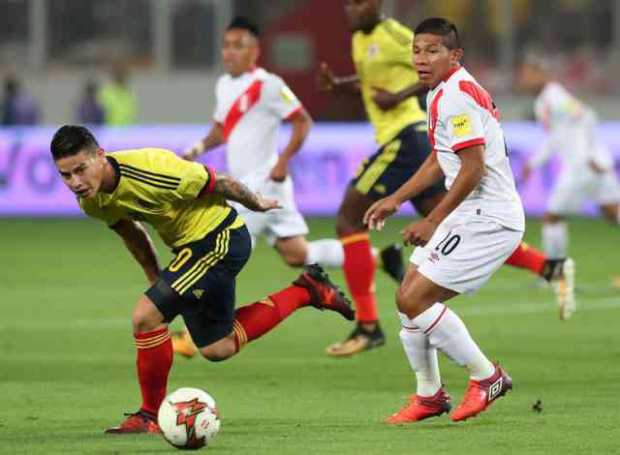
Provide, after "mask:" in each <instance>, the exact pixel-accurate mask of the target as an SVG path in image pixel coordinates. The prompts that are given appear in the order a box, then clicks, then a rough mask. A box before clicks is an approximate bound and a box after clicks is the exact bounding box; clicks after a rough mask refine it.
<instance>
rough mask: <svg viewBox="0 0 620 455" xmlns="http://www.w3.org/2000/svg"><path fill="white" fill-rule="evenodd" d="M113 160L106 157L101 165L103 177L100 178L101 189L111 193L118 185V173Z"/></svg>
mask: <svg viewBox="0 0 620 455" xmlns="http://www.w3.org/2000/svg"><path fill="white" fill-rule="evenodd" d="M114 163H115V162H114V161H112V160H111V159H108V158H106V160H105V164H104V167H103V178H102V179H101V188H100V189H101V191H102V192H104V193H112V192H113V191H114V190H115V189H116V187H117V186H118V180H119V174H118V172H117V171H116V168H115V166H114Z"/></svg>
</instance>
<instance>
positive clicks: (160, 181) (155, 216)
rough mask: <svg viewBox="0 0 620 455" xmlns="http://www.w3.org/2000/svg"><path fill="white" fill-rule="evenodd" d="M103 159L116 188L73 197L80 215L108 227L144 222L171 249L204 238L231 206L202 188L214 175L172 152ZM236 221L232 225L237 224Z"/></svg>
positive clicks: (129, 152)
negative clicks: (109, 166) (125, 221)
mask: <svg viewBox="0 0 620 455" xmlns="http://www.w3.org/2000/svg"><path fill="white" fill-rule="evenodd" d="M106 157H107V159H108V161H109V162H110V163H111V164H112V166H113V167H114V170H115V172H116V176H117V182H118V184H117V186H116V188H115V189H114V191H112V192H111V193H104V192H99V193H97V195H95V197H93V198H90V199H82V198H78V201H79V204H80V207H81V208H82V210H83V211H84V213H86V214H87V215H89V216H91V217H94V218H98V219H100V220H103V221H105V222H106V223H107V224H108V226H113V225H114V224H116V223H118V222H119V221H120V220H123V219H131V220H135V221H145V222H147V223H149V224H150V225H152V226H153V227H154V228H155V229H156V230H157V232H158V234H159V235H160V236H161V238H162V240H163V241H164V242H165V243H166V245H168V246H169V247H170V248H173V249H174V248H178V247H179V246H181V245H185V244H186V243H189V242H194V241H196V240H200V239H202V238H203V237H205V236H206V235H207V234H208V233H209V232H211V231H213V230H214V229H215V228H217V227H218V225H219V224H220V223H221V222H222V221H224V219H225V218H226V217H227V216H228V215H229V214H230V212H231V210H232V209H231V207H230V206H229V205H228V203H227V202H226V199H225V198H224V197H223V196H221V195H218V194H213V193H208V191H203V190H205V189H208V188H209V187H210V186H212V185H214V184H215V174H214V173H213V172H212V171H210V170H208V169H207V168H205V167H204V166H203V165H202V164H199V163H194V162H190V161H185V160H183V159H181V158H179V157H178V156H177V155H176V154H175V153H174V152H171V151H169V150H164V149H158V148H144V149H136V150H122V151H118V152H112V153H108V154H107V156H106ZM204 193H206V194H204ZM240 220H241V219H240V218H238V219H237V220H236V221H234V223H237V224H239V223H240V224H243V222H242V221H240Z"/></svg>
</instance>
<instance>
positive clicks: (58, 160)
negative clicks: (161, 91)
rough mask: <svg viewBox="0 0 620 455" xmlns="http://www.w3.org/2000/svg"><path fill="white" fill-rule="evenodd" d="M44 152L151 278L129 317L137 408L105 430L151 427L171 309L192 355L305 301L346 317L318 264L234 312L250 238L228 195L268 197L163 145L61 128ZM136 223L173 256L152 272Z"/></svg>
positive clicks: (239, 341)
mask: <svg viewBox="0 0 620 455" xmlns="http://www.w3.org/2000/svg"><path fill="white" fill-rule="evenodd" d="M51 152H52V156H53V159H54V162H55V164H56V167H57V168H58V171H59V173H60V175H61V177H62V179H63V181H64V183H65V184H66V185H67V187H68V188H69V189H70V190H71V191H73V193H75V195H76V196H77V198H78V203H79V204H80V207H81V208H82V210H83V211H84V212H85V213H86V214H87V215H89V216H91V217H94V218H98V219H100V220H102V221H104V222H105V223H106V224H107V225H108V226H109V227H110V228H111V229H112V230H113V231H114V232H116V233H117V234H118V235H119V236H120V237H121V238H122V240H123V242H124V243H125V246H126V247H127V249H128V250H129V251H130V252H131V254H132V255H133V257H134V258H135V259H136V261H137V262H138V263H139V264H140V266H141V267H142V269H143V270H144V273H145V275H146V278H147V281H148V282H149V284H150V287H149V289H148V290H147V291H146V292H145V293H144V295H142V296H141V297H140V298H139V299H138V301H137V303H136V306H135V309H134V312H133V318H132V322H133V332H134V338H135V342H136V348H137V362H136V363H137V370H138V382H139V383H140V390H141V393H142V405H141V407H140V409H139V411H138V412H135V413H133V414H131V415H130V416H129V417H128V418H127V419H125V420H124V421H123V422H121V424H120V425H119V426H117V427H114V428H110V429H109V430H107V431H106V432H107V433H156V432H158V431H159V428H158V426H157V419H156V414H157V410H158V408H159V405H160V403H161V401H162V400H163V398H164V397H165V395H166V385H167V381H168V374H169V372H170V368H171V367H172V344H171V341H170V336H169V333H168V324H169V323H170V322H171V321H172V320H173V319H174V318H175V317H176V316H177V315H179V314H180V315H182V316H183V319H184V320H185V324H186V325H187V328H188V329H189V332H190V333H191V336H192V338H193V340H194V342H195V343H196V345H197V346H198V348H199V350H200V353H201V354H202V355H203V356H204V357H205V358H207V359H209V360H213V361H219V360H225V359H227V358H229V357H232V356H234V355H235V354H237V353H238V352H239V350H240V349H241V348H242V347H243V346H244V345H245V344H246V343H248V342H250V341H252V340H254V339H256V338H259V337H260V336H262V335H264V334H265V333H267V332H268V331H270V330H271V329H273V328H274V327H275V326H276V325H278V324H279V323H280V322H282V321H283V320H284V319H285V318H287V317H288V316H289V315H290V314H291V313H292V312H294V311H296V310H298V309H300V308H303V307H306V306H314V307H316V308H319V309H321V310H323V309H329V310H333V311H336V312H338V313H340V314H342V315H343V316H344V317H345V318H347V319H351V320H352V319H353V318H354V315H353V311H352V310H351V308H350V306H349V302H348V301H347V300H346V299H345V298H344V296H343V295H342V294H341V293H340V292H339V291H338V290H337V288H336V287H335V286H334V285H333V284H332V283H331V282H330V281H329V279H328V278H327V276H326V274H325V273H324V272H323V270H322V269H321V267H320V266H318V265H311V266H308V267H306V270H305V271H304V272H303V273H301V275H300V276H299V277H298V278H297V279H296V280H295V282H294V283H293V285H292V286H289V287H287V288H285V289H283V290H281V291H278V292H276V293H274V294H271V295H269V296H268V297H265V298H264V299H262V300H259V301H257V302H255V303H252V304H250V305H246V306H243V307H240V308H238V309H237V310H236V311H235V280H236V276H237V274H238V273H239V271H240V270H241V269H242V268H243V266H244V265H245V263H246V262H247V260H248V258H249V256H250V251H251V246H250V243H251V240H250V234H249V233H248V230H247V228H246V226H245V223H244V222H243V220H242V218H240V217H239V216H238V215H237V212H236V211H235V209H234V208H232V207H230V206H229V204H228V202H227V200H232V201H235V202H238V203H240V204H242V205H243V206H245V207H246V208H248V209H251V210H255V211H259V212H267V211H270V210H276V209H278V207H279V205H278V202H277V201H276V200H274V199H269V198H264V197H262V196H260V195H258V194H255V193H253V192H252V191H250V190H249V189H248V188H247V187H246V186H245V185H243V184H242V183H240V182H239V181H238V180H236V179H234V178H232V177H229V176H227V175H224V174H216V173H215V171H213V170H212V169H210V168H207V167H205V166H203V165H201V164H198V163H192V162H189V161H186V160H183V159H181V158H179V157H177V155H175V154H174V152H171V151H168V150H163V149H158V148H145V149H137V150H122V151H118V152H113V153H105V152H104V151H103V149H102V148H101V147H100V146H99V144H98V143H97V140H96V139H95V137H94V136H93V135H92V134H91V133H90V131H88V130H87V129H86V128H84V127H81V126H63V127H62V128H60V129H59V130H58V131H57V132H56V134H55V135H54V138H53V140H52V143H51ZM139 221H145V222H147V223H149V224H151V225H152V226H153V227H154V228H155V229H156V230H157V232H158V234H159V235H160V237H161V238H162V240H163V241H164V242H165V243H166V245H167V246H169V247H170V248H171V249H172V251H173V252H174V253H175V257H174V259H173V260H172V261H171V262H170V264H168V266H166V267H165V268H163V269H161V270H160V267H159V263H158V260H157V255H156V252H155V249H154V246H153V243H152V241H151V239H150V237H149V235H148V234H147V232H146V231H145V230H144V228H143V227H142V226H141V224H140V223H139Z"/></svg>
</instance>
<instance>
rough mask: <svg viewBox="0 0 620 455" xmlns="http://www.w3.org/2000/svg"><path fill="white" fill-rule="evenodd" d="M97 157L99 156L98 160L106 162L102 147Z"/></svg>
mask: <svg viewBox="0 0 620 455" xmlns="http://www.w3.org/2000/svg"><path fill="white" fill-rule="evenodd" d="M95 155H96V156H97V159H98V160H105V150H103V149H102V148H101V147H99V148H98V149H97V151H96V152H95Z"/></svg>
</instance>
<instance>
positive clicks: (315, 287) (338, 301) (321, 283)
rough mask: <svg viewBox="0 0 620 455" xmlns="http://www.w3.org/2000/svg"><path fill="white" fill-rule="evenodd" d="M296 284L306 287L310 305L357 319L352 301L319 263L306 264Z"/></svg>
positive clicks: (346, 317)
mask: <svg viewBox="0 0 620 455" xmlns="http://www.w3.org/2000/svg"><path fill="white" fill-rule="evenodd" d="M293 284H294V285H295V286H299V287H301V288H304V289H306V290H307V291H308V293H309V294H310V305H312V306H313V307H316V308H318V309H319V310H332V311H335V312H337V313H340V314H341V315H342V316H343V317H344V318H345V319H348V320H349V321H352V320H353V319H355V312H354V311H353V309H352V308H351V302H350V301H349V299H347V298H346V297H345V296H344V294H343V293H342V291H340V289H338V287H337V286H336V285H335V284H334V283H332V282H331V281H330V279H329V277H328V276H327V273H325V270H323V268H322V267H321V266H320V265H318V264H311V265H308V266H306V269H305V270H304V271H303V272H302V274H301V275H299V277H298V278H297V279H296V280H295V281H293Z"/></svg>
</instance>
